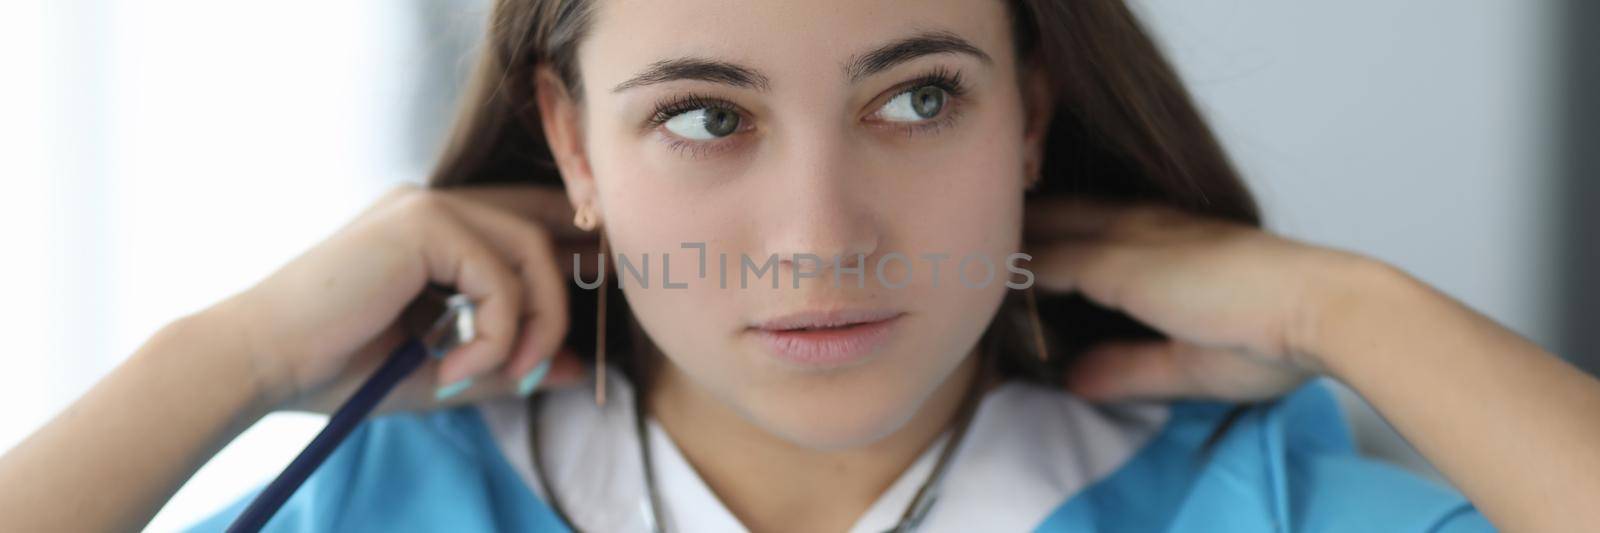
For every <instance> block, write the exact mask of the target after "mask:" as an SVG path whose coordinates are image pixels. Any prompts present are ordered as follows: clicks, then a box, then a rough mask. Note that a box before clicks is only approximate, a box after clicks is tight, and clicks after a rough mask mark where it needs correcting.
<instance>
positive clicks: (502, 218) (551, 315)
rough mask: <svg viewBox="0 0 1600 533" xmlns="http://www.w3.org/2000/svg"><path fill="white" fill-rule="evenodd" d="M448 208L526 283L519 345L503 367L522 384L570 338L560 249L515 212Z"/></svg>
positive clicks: (453, 202)
mask: <svg viewBox="0 0 1600 533" xmlns="http://www.w3.org/2000/svg"><path fill="white" fill-rule="evenodd" d="M446 203H447V204H448V205H449V206H450V208H451V209H453V210H454V211H455V213H456V214H457V215H458V216H460V217H461V219H462V220H464V221H465V222H466V223H467V225H468V226H469V229H471V230H472V231H473V232H475V233H477V234H479V235H481V236H483V238H484V239H485V240H486V241H487V242H488V243H489V245H490V247H492V248H494V249H495V250H496V251H498V252H499V253H500V254H501V255H502V257H504V258H505V259H506V260H507V261H508V262H509V263H510V264H511V266H512V268H513V269H515V270H516V272H517V273H518V276H519V279H520V280H521V281H522V287H523V291H524V293H523V298H522V300H521V301H522V304H523V308H522V309H521V312H520V314H519V315H518V316H519V319H520V321H519V328H518V331H519V333H518V339H517V341H516V343H515V344H514V348H515V349H514V350H512V351H511V353H510V355H509V357H508V358H507V359H506V360H505V361H504V362H503V363H504V367H505V371H506V373H507V375H508V376H511V377H512V378H513V379H521V378H522V377H524V376H525V375H527V374H528V373H529V372H531V371H533V369H534V368H535V367H537V366H538V365H539V363H540V362H542V361H544V360H545V359H547V358H549V357H550V356H551V355H554V354H555V351H556V349H557V348H559V347H560V345H561V341H562V340H564V339H565V338H566V335H567V327H568V320H567V286H566V284H565V283H564V280H563V278H562V275H561V271H560V268H559V267H558V266H557V265H556V257H555V249H554V245H553V243H552V242H551V241H550V237H549V234H548V233H546V232H545V230H544V228H542V227H540V226H539V225H537V223H535V222H531V221H528V220H526V219H522V218H518V217H517V216H515V215H513V214H511V213H510V212H507V211H502V210H499V209H496V208H493V207H490V206H486V205H483V204H476V203H473V202H472V201H470V200H467V199H464V198H451V199H447V200H446Z"/></svg>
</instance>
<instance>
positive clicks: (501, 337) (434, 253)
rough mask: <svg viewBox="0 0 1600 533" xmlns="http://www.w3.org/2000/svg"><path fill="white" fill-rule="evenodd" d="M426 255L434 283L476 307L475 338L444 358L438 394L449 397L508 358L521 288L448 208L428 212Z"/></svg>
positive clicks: (500, 260) (493, 253)
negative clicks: (450, 290)
mask: <svg viewBox="0 0 1600 533" xmlns="http://www.w3.org/2000/svg"><path fill="white" fill-rule="evenodd" d="M418 216H427V217H429V218H431V219H432V220H430V221H429V222H428V223H426V224H423V226H422V227H423V229H422V231H423V232H424V233H425V237H424V239H423V243H424V244H423V248H422V254H423V258H424V260H425V262H426V264H427V267H428V273H429V277H430V279H432V280H433V281H434V282H437V283H440V284H444V285H448V286H453V287H455V288H456V290H458V291H460V292H461V293H462V294H465V295H467V297H469V298H471V299H472V301H473V303H474V304H476V306H477V313H476V316H475V332H474V338H473V339H472V340H471V341H470V342H468V343H466V344H464V345H462V346H461V347H459V348H456V349H454V350H451V352H450V353H448V354H446V355H445V358H444V361H443V362H442V363H441V364H440V365H439V375H438V379H439V384H440V385H441V386H442V387H445V389H441V390H440V391H439V392H440V393H441V394H442V395H446V396H448V395H449V394H450V391H452V390H453V391H454V392H459V391H460V390H461V389H462V388H465V387H466V386H467V385H470V383H469V382H466V381H465V380H466V379H468V378H472V377H474V376H477V375H479V374H483V373H486V372H488V371H490V370H492V369H493V368H495V367H496V366H498V365H499V363H500V362H501V361H502V360H503V359H504V358H505V357H506V354H507V352H509V351H510V349H511V345H512V342H513V341H514V340H515V339H516V336H517V330H518V326H519V322H520V315H521V308H522V299H523V295H524V294H525V293H524V291H525V289H524V287H523V283H522V281H521V280H520V279H518V277H517V275H516V274H515V273H513V272H512V270H511V269H510V268H509V267H508V266H507V265H506V263H505V260H504V259H503V258H502V256H501V254H499V253H498V252H496V251H495V250H494V249H493V248H491V247H490V246H489V245H488V244H487V243H485V242H484V241H483V239H482V238H480V237H479V236H478V235H476V234H474V233H473V232H472V231H471V230H469V229H467V227H466V226H465V225H464V224H462V223H461V222H459V221H458V220H457V219H456V218H455V215H454V214H452V213H451V210H450V209H449V208H429V209H428V210H427V211H426V212H425V213H424V214H421V215H418Z"/></svg>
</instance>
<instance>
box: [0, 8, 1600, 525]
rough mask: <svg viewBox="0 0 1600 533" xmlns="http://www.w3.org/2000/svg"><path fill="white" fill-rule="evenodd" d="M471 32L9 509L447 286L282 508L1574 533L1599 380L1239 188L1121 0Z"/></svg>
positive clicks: (163, 468)
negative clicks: (1355, 439)
mask: <svg viewBox="0 0 1600 533" xmlns="http://www.w3.org/2000/svg"><path fill="white" fill-rule="evenodd" d="M488 39H489V41H488V44H487V46H486V49H485V57H484V60H483V61H482V63H481V68H480V70H479V72H478V78H477V80H476V83H477V85H476V86H475V89H474V91H473V92H472V93H471V94H470V95H469V99H468V101H467V102H466V106H465V108H464V112H463V114H462V119H461V122H460V124H459V125H458V130H457V133H456V136H455V138H454V141H453V143H452V144H451V146H450V149H449V150H448V151H447V154H446V156H445V157H444V159H443V161H442V163H441V165H440V166H439V170H438V172H437V174H436V176H435V177H434V180H433V183H432V186H431V187H429V188H427V189H416V188H410V187H407V188H401V189H399V190H397V191H395V192H394V193H393V194H391V195H389V196H386V197H385V198H383V199H382V200H380V201H379V202H377V204H376V205H374V206H373V207H372V208H371V209H370V210H368V211H367V212H365V213H363V214H362V215H361V216H360V217H358V218H357V219H356V220H355V221H354V222H352V223H351V224H350V225H348V226H346V227H345V228H342V229H341V230H340V231H339V232H337V233H336V234H335V235H334V236H332V237H331V238H329V239H328V240H327V241H326V242H324V243H322V244H320V245H318V246H317V247H315V248H314V249H312V250H311V251H309V252H307V253H306V254H305V255H303V256H301V257H300V258H297V259H296V260H294V261H292V262H291V263H289V264H288V265H286V266H284V267H283V268H282V269H280V270H279V271H278V272H276V273H274V274H273V275H272V276H271V277H269V278H268V279H266V280H264V281H262V282H261V283H260V284H259V285H257V286H255V287H253V288H251V289H249V290H246V291H244V292H241V293H239V294H236V295H234V296H232V297H230V298H228V299H226V300H224V301H222V302H220V303H218V304H217V305H215V306H213V307H211V308H209V309H206V310H203V311H200V312H197V313H195V314H193V315H190V316H187V317H184V318H181V319H179V320H177V321H175V322H173V323H172V324H170V325H169V326H167V327H166V328H164V329H162V330H161V331H160V332H159V333H158V334H157V335H156V336H155V337H154V338H152V339H151V340H150V341H149V342H148V343H147V344H146V345H145V346H143V347H142V348H141V349H140V350H139V351H138V352H137V353H136V354H134V355H133V356H132V357H130V358H129V359H128V360H127V361H126V362H125V363H124V364H123V365H121V366H120V367H119V368H118V369H117V370H116V371H114V372H113V373H112V374H111V375H109V376H108V377H106V378H105V379H104V380H103V381H102V382H101V383H100V384H98V385H97V386H96V387H94V389H92V390H91V391H90V392H88V393H87V394H86V395H85V396H84V397H83V398H81V399H80V400H79V401H78V402H77V403H75V404H74V405H73V406H72V407H71V408H70V409H69V410H68V411H67V412H65V413H63V414H62V415H61V416H59V417H57V418H56V419H55V420H54V421H52V422H51V423H50V424H48V425H47V426H45V427H44V428H42V429H40V430H39V431H38V432H37V433H36V434H34V435H33V436H31V437H30V438H29V439H28V440H26V441H25V442H23V443H22V444H21V445H19V446H18V447H17V448H15V449H13V450H11V451H10V452H9V453H8V454H7V455H6V456H5V457H4V459H3V460H0V486H4V487H7V490H6V491H4V492H3V493H0V529H4V530H8V531H11V530H15V531H43V530H73V531H93V530H108V529H132V528H135V527H138V526H139V525H140V524H144V523H145V522H146V521H147V520H148V519H149V518H150V517H151V516H152V515H153V514H154V513H155V512H156V510H157V509H159V508H160V507H161V505H162V503H163V502H164V501H166V499H167V498H169V497H170V495H171V494H172V493H173V491H175V490H176V489H177V487H178V486H179V485H181V484H182V483H183V481H184V480H185V479H186V478H187V477H188V476H189V475H190V474H191V473H192V472H193V471H194V470H195V469H196V468H198V467H199V465H201V464H203V463H204V462H205V461H206V460H207V458H209V457H210V456H211V455H212V454H213V453H214V452H215V451H216V450H217V449H218V448H220V447H221V446H222V445H223V444H225V443H226V442H228V441H229V440H230V439H231V438H233V437H234V436H235V435H237V434H238V433H239V432H240V431H241V430H243V429H244V428H246V427H248V426H249V425H250V424H251V423H253V422H254V421H256V420H257V419H259V418H260V417H261V416H263V415H264V414H266V413H268V412H271V411H274V410H278V409H319V410H327V409H330V408H331V407H332V406H334V405H337V404H338V403H339V402H340V401H342V399H343V398H344V397H345V395H347V394H348V393H349V391H350V390H351V387H352V386H353V384H355V383H359V382H360V380H362V379H363V378H364V377H365V376H366V374H367V373H368V372H370V370H371V369H372V368H373V366H374V365H375V364H376V363H377V362H378V361H379V359H381V357H382V355H383V354H386V353H388V351H389V350H390V349H392V348H393V347H394V346H396V345H397V343H398V342H399V340H400V330H399V329H398V327H396V326H395V325H394V322H395V319H396V316H397V315H398V314H399V313H400V311H401V309H402V308H403V307H404V306H405V304H406V303H407V302H408V301H409V300H411V299H412V298H413V297H414V296H416V295H417V294H418V292H419V291H420V290H421V289H422V288H423V287H424V285H425V284H427V283H429V282H434V283H439V284H445V285H450V286H454V287H455V288H456V289H457V290H459V291H461V292H463V293H465V294H467V295H469V296H470V297H472V298H473V299H474V300H475V302H476V303H477V304H478V309H479V316H478V319H479V320H478V322H477V336H476V338H475V340H473V341H472V342H470V343H468V344H466V345H464V346H463V347H461V348H459V349H457V350H455V351H453V352H452V353H450V354H449V355H448V356H446V357H445V359H444V360H443V361H442V362H441V363H439V364H437V365H434V366H430V367H427V368H425V369H424V371H422V372H419V373H418V374H417V375H416V376H414V378H413V379H411V380H410V381H408V382H407V383H406V384H404V385H403V386H402V388H401V389H400V390H399V391H397V392H396V393H395V394H394V395H393V396H392V397H391V398H390V399H389V401H388V402H387V403H386V406H385V408H386V409H388V410H391V411H415V412H411V413H396V414H390V415H387V416H383V417H380V418H377V419H374V420H373V421H370V422H368V423H367V424H365V425H364V426H363V427H362V428H361V429H359V430H358V431H357V432H356V433H355V434H354V435H353V436H352V437H351V439H350V440H349V441H348V442H346V443H345V445H344V446H343V447H341V448H340V449H339V451H338V452H337V453H336V454H335V455H334V457H333V458H332V459H330V461H329V462H328V463H326V464H325V465H323V467H322V468H321V469H320V470H319V471H318V472H317V474H316V475H315V476H314V477H313V478H312V479H311V481H310V482H309V483H308V484H307V485H305V486H304V487H302V488H301V489H300V491H299V492H298V493H296V495H295V496H294V498H292V499H291V500H290V501H289V503H288V505H287V506H286V507H285V508H284V509H283V510H282V511H281V512H280V513H279V514H278V515H277V517H276V518H275V519H274V521H273V522H271V523H270V524H269V527H270V528H271V529H275V530H374V531H412V530H449V531H458V530H506V531H512V530H521V531H546V530H550V531H555V530H565V529H578V530H584V531H641V530H643V531H648V530H660V531H722V530H737V529H750V530H756V531H844V530H850V531H882V530H889V529H893V530H909V529H919V528H920V529H922V530H930V531H933V530H938V531H1026V530H1039V531H1087V530H1110V531H1173V532H1187V531H1242V532H1251V531H1481V530H1488V529H1491V527H1492V526H1491V525H1490V523H1493V524H1494V525H1495V526H1498V527H1500V528H1504V529H1510V530H1516V531H1586V530H1590V531H1592V530H1600V509H1597V507H1596V506H1594V505H1593V502H1595V501H1600V417H1596V416H1595V413H1597V412H1600V384H1597V383H1596V381H1595V380H1594V379H1593V378H1591V377H1589V376H1586V375H1584V374H1583V373H1581V372H1579V371H1578V370H1576V369H1574V368H1572V367H1571V366H1568V365H1567V364H1565V363H1564V362H1562V361H1561V360H1560V359H1559V358H1556V357H1554V356H1551V355H1550V354H1547V353H1545V352H1543V351H1541V350H1540V349H1539V348H1538V347H1537V346H1535V345H1534V344H1532V343H1530V342H1528V341H1526V340H1524V339H1522V338H1520V337H1518V336H1517V335H1515V334H1513V333H1511V332H1509V331H1507V330H1506V329H1504V328H1502V327H1500V326H1498V325H1496V324H1494V323H1493V322H1491V321H1489V320H1487V319H1485V318H1484V317H1482V316H1480V315H1478V314H1476V313H1474V312H1472V311H1471V310H1469V309H1467V308H1465V307H1463V306H1461V305H1459V304H1458V303H1456V302H1454V301H1452V300H1451V299H1450V298H1448V297H1447V296H1445V295H1442V294H1440V293H1438V292H1435V291H1434V290H1432V289H1430V288H1429V287H1427V286H1425V285H1424V284H1422V283H1420V282H1418V281H1417V280H1415V279H1413V278H1411V277H1409V276H1407V275H1406V274H1404V273H1403V272H1400V271H1398V270H1396V269H1394V268H1392V267H1389V266H1386V265H1384V264H1383V263H1381V262H1378V261H1377V260H1374V259H1370V258H1365V257H1360V256H1357V255H1354V254H1350V253H1344V252H1339V251H1333V250H1326V249H1321V248H1317V247H1313V246H1308V245H1304V244H1300V243H1295V242H1291V241H1288V240H1285V239H1282V238H1280V237H1276V236H1273V235H1270V234H1268V233H1264V232H1262V231H1261V230H1259V229H1257V225H1258V216H1257V211H1256V208H1255V206H1254V204H1253V203H1252V201H1251V199H1250V196H1249V194H1248V192H1247V191H1246V190H1245V188H1244V187H1243V185H1242V184H1241V182H1240V181H1239V179H1238V177H1237V175H1236V174H1235V172H1234V170H1233V169H1232V168H1231V167H1230V165H1229V163H1228V161H1227V158H1226V157H1225V156H1224V154H1223V153H1222V151H1221V149H1220V148H1219V147H1218V145H1217V143H1216V141H1215V140H1214V139H1213V137H1212V135H1211V134H1210V132H1209V131H1208V130H1207V128H1206V126H1205V125H1204V123H1203V122H1202V120H1201V118H1200V116H1199V114H1198V113H1197V112H1196V110H1195V108H1194V105H1193V104H1192V103H1191V101H1190V98H1189V96H1188V95H1187V93H1186V92H1185V90H1184V89H1183V88H1182V86H1181V85H1180V83H1179V81H1178V79H1177V77H1176V75H1175V74H1174V73H1173V71H1172V69H1171V68H1170V67H1169V66H1168V65H1167V63H1166V62H1165V61H1164V60H1163V58H1162V57H1161V56H1160V54H1159V53H1158V51H1157V49H1156V47H1155V46H1154V45H1153V44H1152V42H1151V40H1150V39H1149V38H1148V37H1147V36H1146V34H1145V33H1144V31H1143V30H1142V29H1141V28H1140V26H1139V24H1138V23H1137V21H1136V20H1135V18H1134V17H1133V16H1132V15H1131V14H1130V12H1129V10H1128V8H1127V7H1126V6H1125V5H1123V3H1122V2H1121V1H1120V0H1075V1H1071V2H1065V1H1061V2H1056V1H1049V0H1014V1H1002V0H983V1H980V0H875V1H871V2H858V1H844V0H838V1H832V0H829V1H812V2H779V1H761V2H756V1H750V0H739V1H734V0H679V1H673V2H646V1H632V0H504V1H502V2H501V3H500V4H499V5H498V6H497V7H496V9H495V12H494V14H493V20H492V23H491V25H490V32H489V38H488ZM602 237H603V239H604V240H603V241H602V240H601V239H602ZM600 242H603V243H604V245H603V246H601V245H599V243H600ZM597 247H598V249H599V250H603V251H606V252H607V255H606V257H607V258H608V261H606V266H605V268H603V269H597V268H594V265H595V261H594V255H593V252H594V251H596V249H597ZM573 251H587V252H589V253H587V254H585V256H586V257H587V258H588V259H586V262H585V264H584V265H583V267H582V268H578V270H580V271H578V272H572V270H574V268H575V267H574V266H573V262H572V259H571V255H569V254H570V252H573ZM1018 252H1022V253H1025V254H1027V255H1026V257H1024V258H1023V260H1022V261H1020V262H1019V261H1017V258H1018V257H1021V256H1017V255H1013V254H1016V253H1018ZM652 261H653V262H654V265H650V263H651V262H652ZM641 267H643V268H642V269H641ZM641 270H642V272H641ZM602 273H607V274H608V275H606V276H605V279H606V281H605V282H604V283H603V284H601V285H599V286H598V287H594V286H593V285H592V284H591V282H592V281H594V280H595V279H596V278H597V277H600V276H602ZM641 274H642V275H641ZM724 276H725V277H724ZM750 277H754V278H755V279H754V280H753V281H752V280H749V278H750ZM780 281H781V283H779V282H780ZM980 282H981V283H980ZM1006 282H1011V283H1010V284H1008V283H1006ZM1030 284H1036V285H1037V287H1029V285H1030ZM589 287H594V288H593V289H591V288H589ZM1019 287H1029V288H1019ZM606 289H611V290H609V292H607V291H606ZM616 289H620V290H616ZM618 293H620V296H617V297H616V298H610V297H604V296H601V295H603V294H610V295H612V296H616V295H617V294H618ZM602 298H606V299H602ZM599 304H609V305H606V306H604V307H600V306H599ZM597 307H600V308H601V309H607V310H608V311H607V312H605V313H596V308H597ZM569 317H570V318H569ZM589 317H594V318H589ZM603 324H604V325H605V329H604V330H603V331H605V332H606V333H605V334H604V335H605V336H604V340H605V341H606V342H605V345H604V350H601V349H600V346H596V345H595V344H596V343H594V342H589V341H590V339H595V333H596V331H597V330H600V328H601V327H602V325H603ZM569 332H570V333H571V335H569ZM569 340H570V342H568V341H569ZM596 340H598V339H596ZM564 346H568V347H567V348H564ZM602 353H603V354H605V358H606V360H605V361H604V362H603V364H602V362H601V361H598V359H600V358H601V354H602ZM608 368H609V369H610V371H609V372H607V371H606V370H607V369H608ZM1313 376H1328V377H1331V378H1334V379H1337V380H1340V381H1342V382H1343V383H1345V384H1347V385H1349V386H1350V387H1352V388H1353V389H1354V390H1356V391H1357V392H1359V393H1360V394H1361V395H1362V396H1364V397H1365V398H1366V399H1367V400H1369V401H1370V402H1371V403H1373V404H1374V405H1375V406H1376V407H1377V408H1378V410H1379V411H1381V412H1382V414H1383V415H1384V416H1385V417H1386V418H1387V419H1388V420H1389V421H1391V422H1392V423H1393V424H1394V425H1395V426H1396V427H1397V428H1398V429H1399V430H1400V432H1401V433H1402V434H1403V435H1404V436H1405V437H1407V438H1408V439H1409V440H1410V441H1411V442H1412V443H1413V444H1414V445H1416V446H1417V447H1418V448H1419V449H1420V450H1421V451H1422V452H1423V454H1424V455H1426V456H1427V457H1428V458H1429V459H1430V460H1431V461H1432V462H1433V463H1434V464H1435V465H1437V466H1438V467H1439V469H1440V470H1441V471H1442V472H1443V473H1444V474H1445V475H1446V476H1447V477H1448V478H1449V479H1450V480H1451V481H1452V482H1453V483H1454V484H1455V486H1457V487H1459V488H1460V490H1461V491H1462V493H1464V495H1465V498H1463V497H1462V495H1460V494H1457V493H1455V492H1453V491H1451V490H1448V489H1445V488H1443V487H1439V486H1435V485H1433V484H1431V483H1428V482H1425V481H1421V480H1419V479H1416V478H1413V477H1411V476H1409V475H1407V474H1404V473H1402V472H1401V471H1399V470H1398V469H1396V468H1393V467H1388V466H1385V465H1381V464H1377V463H1373V462H1369V461H1366V460H1363V459H1361V458H1359V457H1358V456H1357V455H1356V453H1355V452H1354V451H1353V450H1352V447H1351V445H1350V442H1349V437H1348V435H1347V433H1346V431H1345V429H1344V428H1343V425H1342V422H1341V421H1340V418H1339V415H1338V412H1337V410H1336V409H1335V406H1334V405H1333V403H1332V402H1331V400H1330V399H1329V396H1328V394H1327V392H1326V391H1325V389H1324V388H1323V387H1322V386H1320V385H1317V384H1314V383H1313V384H1307V380H1308V378H1311V377H1313ZM1063 384H1064V385H1065V387H1062V386H1061V385H1063ZM601 387H603V388H601ZM601 400H603V402H602V401H601ZM933 496H936V497H933ZM1469 500H1470V503H1469ZM242 502H243V500H241V505H242ZM239 510H240V506H235V507H232V508H230V509H227V510H223V511H222V512H220V513H219V514H218V515H217V516H216V517H215V518H213V519H212V520H211V521H208V522H206V523H204V524H202V525H201V526H200V527H199V529H203V530H212V529H220V528H221V527H223V526H224V525H225V524H227V522H228V521H229V520H231V519H232V518H233V516H234V515H236V514H237V513H238V512H239ZM1480 512H1481V513H1480Z"/></svg>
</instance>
